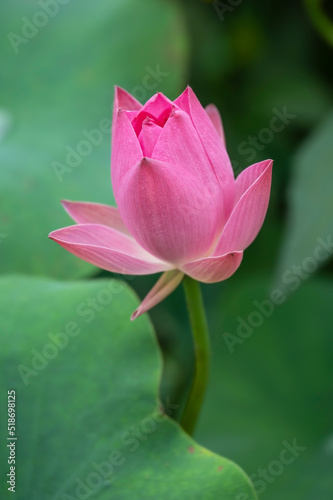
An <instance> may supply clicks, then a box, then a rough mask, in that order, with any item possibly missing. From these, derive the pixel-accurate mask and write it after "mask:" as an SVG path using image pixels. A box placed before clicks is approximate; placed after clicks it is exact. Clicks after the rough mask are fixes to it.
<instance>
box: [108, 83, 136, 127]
mask: <svg viewBox="0 0 333 500" xmlns="http://www.w3.org/2000/svg"><path fill="white" fill-rule="evenodd" d="M140 108H142V104H140V103H139V101H137V100H136V99H135V98H134V97H133V96H132V95H131V94H129V93H128V92H126V90H124V89H122V88H121V87H117V85H116V86H115V88H114V104H113V121H115V117H116V116H117V114H118V111H119V109H123V110H126V111H139V110H140Z"/></svg>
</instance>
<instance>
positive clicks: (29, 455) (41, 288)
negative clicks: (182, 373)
mask: <svg viewBox="0 0 333 500" xmlns="http://www.w3.org/2000/svg"><path fill="white" fill-rule="evenodd" d="M136 306H137V300H136V299H135V297H134V296H133V293H132V292H131V291H130V290H129V289H128V288H127V287H126V286H125V285H123V284H121V283H119V282H116V281H111V280H97V281H94V282H81V283H78V282H75V283H72V282H69V283H65V284H64V283H60V282H54V281H48V280H46V279H36V278H34V279H29V278H19V277H3V278H2V279H1V280H0V313H1V318H2V325H1V326H2V332H3V333H2V338H1V356H2V358H3V359H2V362H1V364H2V368H3V371H4V375H5V377H4V378H3V379H2V381H1V386H2V387H1V399H2V400H1V408H2V411H1V419H2V422H1V428H2V429H5V428H6V422H4V421H3V420H4V418H6V414H5V410H4V409H5V408H6V400H7V390H12V389H15V390H16V419H17V420H16V429H17V433H16V435H17V442H16V451H17V463H16V470H17V494H16V498H18V499H19V500H26V499H27V498H31V499H32V498H33V499H34V500H47V499H48V500H51V499H52V500H55V499H57V500H73V498H78V499H85V498H96V499H98V500H104V499H105V500H109V499H111V498H114V499H117V500H122V499H131V500H132V499H133V498H135V499H138V500H149V499H151V500H153V499H154V500H155V499H156V498H158V499H161V500H162V499H164V498H165V499H169V500H170V499H171V500H178V499H180V498H181V499H189V500H193V499H198V500H201V499H202V498H205V500H210V499H214V500H220V499H222V498H223V499H224V500H235V499H236V498H237V499H239V500H245V499H247V500H249V499H254V498H255V495H254V494H253V489H252V486H251V485H250V483H249V481H248V479H247V477H246V476H245V474H244V473H243V472H242V471H241V470H240V469H239V468H238V466H236V465H235V464H233V463H232V462H230V461H229V460H227V459H225V458H222V457H220V456H218V455H215V454H214V453H211V452H210V451H208V450H207V449H204V448H203V447H201V446H200V445H198V444H197V443H196V442H194V441H193V440H192V439H191V438H190V437H188V436H187V435H186V434H185V433H184V432H183V431H182V430H181V429H180V427H179V426H178V424H176V423H175V422H174V421H172V420H170V419H169V418H168V417H166V416H165V414H164V413H163V412H162V411H161V409H160V405H161V404H160V402H159V399H158V385H159V381H160V376H161V358H160V355H159V350H158V347H157V343H156V341H155V337H154V334H153V331H152V328H151V325H150V324H149V322H148V320H147V317H143V318H140V319H139V320H137V321H135V322H134V323H132V322H130V321H129V316H130V313H131V311H132V310H133V309H135V307H136ZM168 404H169V403H168V401H166V403H165V405H164V406H168ZM170 409H171V410H172V407H171V408H170V407H169V408H168V410H169V411H170ZM9 442H10V441H9ZM1 453H2V455H1V459H2V470H3V471H4V472H3V474H2V476H3V477H4V476H5V474H6V473H7V470H8V468H9V465H8V464H7V463H6V461H7V449H6V448H5V447H4V446H2V449H1ZM1 487H2V488H3V492H5V489H6V485H5V483H4V481H2V482H1ZM7 493H8V492H7ZM9 495H11V493H9ZM9 497H10V496H9Z"/></svg>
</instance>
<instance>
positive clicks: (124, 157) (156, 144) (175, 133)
mask: <svg viewBox="0 0 333 500" xmlns="http://www.w3.org/2000/svg"><path fill="white" fill-rule="evenodd" d="M272 164H273V162H272V161H271V160H266V161H262V162H260V163H256V164H255V165H251V166H250V167H248V168H247V169H245V170H244V171H243V172H242V173H241V174H240V175H239V176H238V177H237V179H236V180H235V179H234V175H233V170H232V167H231V163H230V160H229V157H228V154H227V151H226V148H225V143H224V135H223V128H222V122H221V119H220V115H219V112H218V111H217V109H216V107H215V106H213V105H210V106H208V107H207V108H206V110H205V109H204V108H203V107H202V106H201V104H200V102H199V101H198V99H197V97H196V96H195V94H194V92H193V91H192V89H191V88H190V87H188V88H187V89H186V90H185V91H184V92H183V93H182V94H181V96H180V97H178V98H177V99H176V100H175V101H173V102H172V101H170V100H169V99H168V98H167V97H165V96H164V95H163V94H161V93H158V94H156V95H154V96H153V97H152V98H151V99H149V100H148V101H147V102H146V104H144V105H143V106H142V105H141V104H140V103H139V102H138V101H137V100H136V99H134V98H133V97H132V96H131V95H130V94H128V93H127V92H126V91H125V90H122V89H120V88H116V92H115V102H114V111H113V126H112V158H111V165H112V168H111V173H112V185H113V191H114V196H115V199H116V202H117V205H118V209H117V208H115V207H110V206H106V205H101V204H97V203H83V202H70V201H64V202H63V205H64V207H65V209H66V210H67V212H68V213H69V215H70V216H71V217H72V218H73V219H74V221H75V222H77V225H74V226H70V227H65V228H63V229H58V230H57V231H53V232H52V233H51V234H50V238H51V239H53V240H54V241H56V242H57V243H59V244H60V245H61V246H63V247H64V248H66V250H68V251H69V252H71V253H73V254H74V255H76V256H77V257H80V258H81V259H83V260H85V261H87V262H90V263H92V264H94V265H96V266H98V267H101V268H102V269H106V270H108V271H112V272H116V273H122V274H138V275H139V274H152V273H157V272H161V271H164V274H163V275H162V276H161V277H160V279H159V280H158V282H157V283H156V285H155V286H154V288H153V289H152V290H151V292H150V293H149V294H148V295H147V297H146V298H145V299H144V301H143V302H142V303H141V305H140V307H139V308H138V309H137V310H136V311H135V312H134V313H133V315H132V319H134V318H136V317H138V316H139V315H140V314H142V313H144V312H145V311H147V310H148V309H150V308H151V307H153V306H154V305H156V304H157V303H158V302H160V301H161V300H162V299H164V298H165V297H166V296H167V295H169V294H170V293H171V292H172V291H173V290H174V289H175V288H176V287H177V286H178V285H179V283H180V282H181V280H182V278H183V276H184V274H187V275H189V276H191V277H192V278H194V279H196V280H198V281H202V282H204V283H215V282H217V281H222V280H225V279H227V278H229V277H230V276H231V275H232V274H233V273H234V272H235V271H236V270H237V268H238V267H239V265H240V263H241V261H242V257H243V251H244V249H245V248H246V247H248V246H249V245H250V244H251V243H252V241H253V240H254V239H255V237H256V236H257V234H258V232H259V230H260V228H261V226H262V224H263V221H264V218H265V215H266V211H267V206H268V201H269V195H270V185H271V173H272Z"/></svg>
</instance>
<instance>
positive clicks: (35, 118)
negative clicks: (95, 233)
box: [0, 0, 188, 278]
mask: <svg viewBox="0 0 333 500" xmlns="http://www.w3.org/2000/svg"><path fill="white" fill-rule="evenodd" d="M44 3H45V4H48V5H49V9H50V8H51V7H50V5H53V8H54V9H58V12H57V13H56V14H55V15H51V14H50V15H48V14H46V13H45V12H44V14H43V9H42V8H41V4H44ZM55 6H56V7H55ZM50 12H51V11H50ZM45 16H46V21H45ZM1 18H2V26H3V33H2V34H1V38H2V43H1V47H0V57H1V61H2V65H1V81H2V85H1V98H0V141H1V153H0V164H1V169H0V190H1V191H0V198H1V200H2V206H1V215H0V233H3V234H7V238H5V239H3V241H2V245H1V259H0V269H1V270H2V271H4V270H5V271H6V272H22V271H23V272H24V273H35V274H48V275H52V276H56V277H66V278H67V277H76V276H82V275H86V274H89V273H91V272H93V271H94V268H93V267H92V266H89V265H88V264H85V263H83V262H81V261H80V260H78V259H76V258H74V257H73V256H71V255H69V254H67V253H66V252H64V251H63V250H62V249H60V248H58V246H57V245H55V244H53V243H51V242H50V241H48V239H47V235H48V233H49V232H50V231H51V230H53V229H56V228H59V227H61V226H63V225H68V224H70V223H71V221H70V219H69V217H68V216H67V215H66V214H65V213H64V211H63V209H62V207H61V205H60V200H61V199H63V198H67V199H76V200H87V201H97V202H98V201H99V202H104V203H109V204H112V203H113V196H112V188H111V186H110V130H109V129H110V118H111V112H112V101H113V86H114V85H120V86H123V87H124V88H126V89H127V90H128V91H131V92H133V94H134V95H136V97H137V98H138V99H139V100H143V101H144V100H146V99H147V98H149V97H150V96H151V95H152V94H153V93H155V92H157V91H163V92H165V93H167V94H168V95H169V96H170V97H171V98H175V97H176V96H177V94H178V93H179V92H180V91H181V90H182V88H183V85H184V80H183V78H184V75H185V72H186V60H187V45H188V44H187V36H186V30H185V29H184V26H183V23H182V18H181V11H180V9H179V8H178V7H177V5H176V4H175V3H173V2H156V1H154V0H142V1H140V3H138V2H137V1H135V0H112V1H107V2H106V1H104V0H96V1H95V2H90V1H89V0H71V1H70V2H68V3H67V4H66V2H61V3H60V1H59V3H58V2H57V0H54V1H53V2H52V0H50V1H49V2H47V1H46V0H45V2H43V0H41V1H37V2H36V1H30V2H26V1H25V0H16V1H14V2H5V3H4V5H2V7H1ZM43 18H44V22H45V26H43V27H40V28H36V26H35V25H36V24H37V25H38V24H39V25H41V24H43ZM29 23H30V24H29ZM31 23H32V24H31ZM17 36H20V37H21V39H19V38H16V37H17ZM27 36H30V38H27ZM22 40H23V41H22ZM105 120H108V121H109V123H105ZM93 129H98V132H96V133H95V136H94V137H93V136H90V135H89V134H88V135H89V139H87V137H86V136H85V133H86V132H88V133H89V132H91V131H92V130H93ZM84 130H85V131H86V132H84ZM82 141H86V144H84V143H82ZM87 141H88V142H87ZM73 150H74V153H73ZM69 151H71V153H70V155H69ZM75 151H76V152H75ZM68 155H69V156H68ZM61 165H63V167H62V166H61Z"/></svg>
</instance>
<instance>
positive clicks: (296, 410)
mask: <svg viewBox="0 0 333 500" xmlns="http://www.w3.org/2000/svg"><path fill="white" fill-rule="evenodd" d="M42 3H43V2H42ZM319 4H320V2H316V1H310V0H308V1H304V2H288V1H286V0H284V1H282V2H272V1H264V0H255V1H253V2H245V1H235V0H233V1H231V0H230V1H229V2H228V1H226V2H222V1H215V2H203V1H199V0H192V1H185V0H184V1H178V2H177V1H176V0H174V1H167V0H165V1H162V0H160V1H153V0H140V2H139V1H135V0H113V1H110V2H105V1H104V2H103V1H102V0H98V1H96V2H88V1H86V0H85V1H79V0H71V1H68V2H63V3H60V1H59V3H56V4H55V5H56V6H57V8H55V7H54V11H52V10H50V11H49V13H48V14H46V17H45V15H44V16H40V15H39V17H38V15H37V17H36V13H37V12H39V11H41V10H42V11H43V12H46V11H45V9H44V10H43V9H41V4H40V3H39V2H35V1H23V0H15V1H9V0H6V1H4V2H2V4H1V7H0V11H1V40H2V42H1V46H0V57H1V62H2V64H1V98H0V149H1V152H0V161H1V170H0V190H1V194H0V199H1V212H0V270H1V273H2V274H12V273H15V274H25V275H29V276H31V275H33V276H47V277H51V278H57V279H61V280H66V281H67V280H71V279H77V280H80V279H83V278H86V279H90V280H94V279H96V278H98V277H110V274H109V273H104V272H101V271H100V270H98V269H96V268H94V267H93V266H90V265H88V264H86V263H84V262H82V261H80V260H79V259H76V258H75V257H74V256H72V255H70V254H68V253H67V252H65V251H64V250H63V249H62V248H60V247H59V246H57V245H55V244H53V243H52V242H50V241H48V239H47V234H48V233H49V232H50V231H51V230H54V229H56V228H59V227H62V226H64V225H69V224H70V220H69V218H68V216H67V215H66V214H65V213H64V212H63V210H62V208H61V205H60V200H61V199H63V198H68V199H73V200H85V201H96V202H102V203H109V204H113V203H114V199H113V196H112V189H111V186H110V174H109V170H110V166H109V159H110V133H109V132H105V133H104V132H103V139H102V141H101V143H99V144H97V145H95V144H90V146H89V148H88V150H84V149H82V148H81V149H80V142H81V141H82V140H84V139H86V137H87V133H89V131H91V130H92V129H96V128H97V129H98V128H100V127H101V121H103V120H105V119H110V118H111V109H112V101H113V86H114V85H119V86H122V87H124V88H125V89H126V90H128V91H129V92H132V93H133V94H134V95H135V96H136V97H137V98H138V99H139V100H141V101H142V102H144V101H145V100H147V99H148V98H149V97H150V96H151V95H153V94H154V93H155V92H157V91H161V92H164V93H166V94H167V95H168V97H170V98H171V99H175V98H176V97H177V96H178V95H179V94H180V93H181V92H182V90H183V89H184V88H185V86H186V85H187V84H190V85H191V87H192V88H193V90H194V91H195V92H196V94H197V96H198V98H199V99H200V100H201V102H202V104H203V105H207V104H209V103H211V102H213V103H215V104H216V105H217V107H218V108H219V110H220V111H221V114H222V118H223V123H224V127H225V134H226V140H227V147H228V152H229V155H230V158H231V159H232V161H233V166H234V169H235V173H236V174H238V173H239V172H240V171H241V170H242V169H243V168H245V167H246V166H248V165H250V164H251V163H256V162H258V161H261V160H264V159H266V158H272V159H274V175H273V185H272V196H271V201H270V206H269V211H268V214H267V218H266V221H265V224H264V226H263V229H262V230H261V232H260V235H259V236H258V238H257V239H256V241H255V242H254V243H253V244H252V245H251V247H250V248H249V249H248V250H247V251H246V252H245V256H244V260H243V263H242V265H241V267H240V269H239V270H238V271H237V273H236V274H235V275H234V276H232V278H230V279H229V280H228V281H226V282H223V283H218V284H215V285H203V286H202V289H203V293H204V300H205V304H206V307H207V316H208V321H209V326H210V331H211V336H212V345H213V363H212V373H211V379H210V385H209V390H208V394H207V398H206V401H205V405H204V408H203V411H202V415H201V418H200V422H199V425H198V428H197V432H196V435H195V437H196V440H197V441H198V442H199V443H200V444H201V445H203V446H206V447H207V448H209V449H211V450H212V451H215V452H217V453H219V454H221V455H223V456H226V457H228V458H230V459H232V460H234V461H236V462H237V463H238V464H239V465H240V466H241V467H242V468H244V470H245V471H246V472H247V473H248V474H249V475H250V476H251V477H252V479H253V481H254V482H256V481H257V480H258V477H259V475H260V474H262V472H260V471H261V470H262V469H265V470H266V471H268V472H267V474H268V478H269V479H266V480H264V482H261V483H260V484H261V486H259V483H258V493H259V497H260V498H263V499H267V500H277V499H280V498H284V499H285V500H294V499H302V500H303V499H304V500H319V499H320V500H326V499H331V498H332V496H333V400H332V394H333V363H332V354H333V348H332V334H333V331H332V330H333V328H332V319H333V316H332V304H333V273H332V271H333V267H332V258H331V257H332V254H333V248H332V238H333V196H332V192H333V93H332V55H333V52H332V50H333V41H332V38H333V34H332V33H333V11H332V8H331V5H328V2H323V7H320V6H319ZM53 5H54V4H53ZM321 9H322V10H321ZM275 116H277V117H278V120H277V121H274V117H275ZM277 124H278V125H279V126H278V125H277ZM275 125H276V126H275ZM277 129H278V130H277ZM78 150H79V151H82V152H81V153H80V154H75V153H73V151H74V152H75V151H78ZM68 155H71V156H70V158H69V157H68ZM319 247H320V248H321V254H320V255H322V256H323V258H319V259H318V255H319V253H318V252H319V250H318V248H319ZM325 252H326V253H325ZM324 254H325V256H324ZM121 278H122V279H125V280H127V281H128V283H129V284H130V286H131V287H132V288H134V290H135V291H136V292H137V294H138V295H139V296H140V297H143V296H144V295H145V293H146V292H148V290H149V289H150V288H151V286H152V285H153V283H154V282H155V281H156V276H147V277H123V276H122V277H121ZM272 290H279V294H280V302H281V303H280V304H273V303H272V301H271V293H272ZM276 293H277V292H276ZM282 302H283V303H282ZM263 307H264V308H265V309H263ZM150 316H151V318H152V321H153V324H154V327H155V330H156V332H157V334H158V338H159V342H160V345H161V347H162V351H163V357H164V362H165V364H164V366H165V368H164V375H163V379H162V384H161V395H162V399H164V400H165V399H166V398H167V397H169V398H171V400H172V401H174V402H175V403H177V404H179V403H180V402H181V401H182V400H183V398H184V395H185V394H186V390H187V387H188V380H189V378H190V376H191V370H192V363H193V359H192V345H191V337H190V330H189V325H188V318H187V313H186V308H185V302H184V297H183V291H182V289H181V287H179V288H178V289H177V290H176V291H175V292H174V293H173V294H172V296H170V297H169V298H168V299H167V300H165V301H164V302H163V303H162V304H160V305H159V306H157V307H156V308H155V309H154V310H153V311H151V314H150ZM241 324H242V328H241V327H240V325H241ZM295 440H296V442H297V445H299V446H300V447H302V451H300V452H299V453H298V456H297V457H296V456H295V460H294V461H293V463H290V464H289V465H285V466H283V470H281V469H280V468H279V466H277V465H276V464H275V466H274V465H272V464H273V463H274V462H276V461H278V460H279V456H280V453H281V451H282V450H283V449H284V447H285V444H284V443H285V442H286V441H287V442H288V443H293V442H294V441H295Z"/></svg>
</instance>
